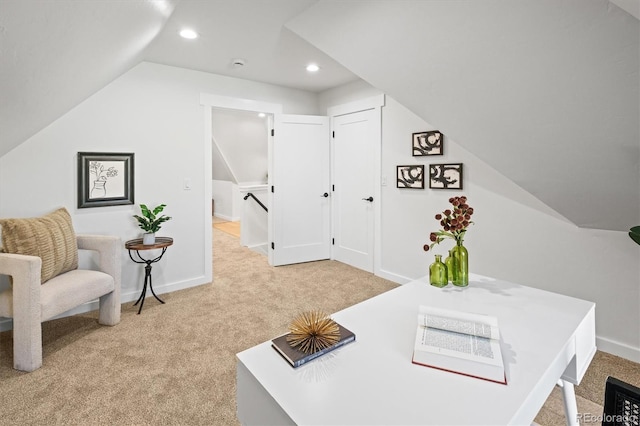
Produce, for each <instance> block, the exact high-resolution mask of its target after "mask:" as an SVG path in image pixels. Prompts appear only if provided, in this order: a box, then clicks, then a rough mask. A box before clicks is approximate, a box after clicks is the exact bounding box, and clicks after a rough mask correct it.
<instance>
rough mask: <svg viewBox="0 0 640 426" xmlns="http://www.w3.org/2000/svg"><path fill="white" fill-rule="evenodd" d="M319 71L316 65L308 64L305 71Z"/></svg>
mask: <svg viewBox="0 0 640 426" xmlns="http://www.w3.org/2000/svg"><path fill="white" fill-rule="evenodd" d="M319 69H320V67H319V66H318V65H316V64H309V65H307V71H309V72H317V71H318V70H319Z"/></svg>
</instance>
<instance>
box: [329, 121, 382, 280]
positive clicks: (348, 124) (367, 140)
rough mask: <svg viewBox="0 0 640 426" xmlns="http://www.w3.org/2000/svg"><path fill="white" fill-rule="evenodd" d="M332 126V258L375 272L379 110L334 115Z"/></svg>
mask: <svg viewBox="0 0 640 426" xmlns="http://www.w3.org/2000/svg"><path fill="white" fill-rule="evenodd" d="M333 130H334V135H333V172H334V174H335V176H334V180H333V181H334V192H333V219H334V224H333V238H334V243H333V244H334V245H333V258H334V259H335V260H338V261H340V262H343V263H346V264H348V265H351V266H354V267H356V268H359V269H363V270H365V271H369V272H374V236H375V234H374V232H375V221H374V218H375V215H374V205H375V203H377V202H379V201H380V200H377V199H375V197H374V195H377V193H376V192H375V190H376V173H375V171H376V168H375V167H376V161H377V160H376V150H380V112H379V111H378V110H376V109H372V110H367V111H361V112H356V113H352V114H345V115H341V116H337V117H334V118H333Z"/></svg>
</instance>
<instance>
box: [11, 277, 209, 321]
mask: <svg viewBox="0 0 640 426" xmlns="http://www.w3.org/2000/svg"><path fill="white" fill-rule="evenodd" d="M209 283H210V281H207V280H205V277H204V275H202V276H199V277H196V278H191V279H189V280H185V281H179V282H176V283H169V284H164V285H157V286H155V285H154V286H153V291H155V292H156V294H158V295H160V294H164V293H170V292H172V291H177V290H184V289H185V288H191V287H196V286H199V285H203V284H209ZM141 291H142V289H139V290H130V291H126V292H122V293H121V294H120V303H128V302H133V301H135V300H138V297H140V292H141ZM97 309H98V299H96V300H92V301H91V302H87V303H84V304H82V305H80V306H77V307H75V308H73V309H70V310H68V311H67V312H63V313H61V314H60V315H57V316H55V317H53V318H51V319H57V318H64V317H69V316H72V315H77V314H83V313H85V312H91V311H95V310H97ZM12 328H13V321H12V320H11V318H5V319H3V320H0V331H7V330H11V329H12Z"/></svg>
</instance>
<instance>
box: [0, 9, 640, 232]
mask: <svg viewBox="0 0 640 426" xmlns="http://www.w3.org/2000/svg"><path fill="white" fill-rule="evenodd" d="M638 4H640V1H639V0H615V1H613V0H612V2H609V1H607V0H536V1H518V0H516V1H514V0H457V1H455V2H452V1H446V0H430V1H419V0H375V1H374V0H370V1H366V0H361V1H354V0H342V1H335V0H317V1H315V0H210V1H198V0H182V1H178V0H155V1H143V0H131V1H116V0H113V1H100V2H96V1H91V0H80V1H77V0H55V1H53V0H0V65H1V66H0V155H3V154H5V153H6V152H8V151H9V150H11V149H12V148H13V147H15V146H17V145H18V144H20V143H22V142H23V141H25V140H26V139H28V138H29V137H30V136H32V135H34V134H35V133H36V132H38V131H39V130H41V129H42V128H44V127H46V126H47V125H48V124H50V123H51V122H53V121H54V120H56V119H57V118H59V117H60V116H61V115H63V114H64V113H66V112H67V111H69V110H70V109H71V108H73V107H74V106H75V105H77V104H78V103H80V102H82V101H83V100H84V99H86V98H88V97H89V96H91V95H92V94H93V93H95V92H96V91H98V90H100V89H101V88H102V87H104V86H105V85H106V84H108V83H109V82H110V81H112V80H114V79H115V78H117V77H118V76H120V75H121V74H123V73H124V72H126V71H127V70H128V69H130V68H131V67H132V66H134V65H136V64H137V63H139V62H140V61H145V60H146V61H151V62H157V63H162V64H167V65H172V66H179V67H184V68H190V69H196V70H201V71H206V72H212V73H216V74H224V75H231V76H235V77H239V78H246V79H251V80H257V81H263V82H268V83H272V84H278V85H283V86H288V87H294V88H298V89H302V90H308V91H314V92H319V91H322V90H325V89H327V88H331V87H335V86H338V85H341V84H344V83H348V82H350V81H354V80H356V79H358V78H361V79H363V80H365V81H367V82H368V83H369V84H371V85H373V86H375V87H377V88H379V89H380V90H382V91H383V92H385V93H387V94H388V95H390V96H392V97H394V98H395V99H396V100H398V101H400V102H401V103H403V104H404V105H405V106H407V107H408V108H410V109H411V110H412V111H414V112H415V113H416V114H417V115H419V116H420V117H422V118H423V119H425V120H426V121H427V122H429V123H431V124H432V125H435V126H437V127H438V128H439V129H440V130H441V131H443V132H444V133H445V135H447V136H448V137H449V138H451V139H453V140H455V141H456V142H457V143H459V144H460V145H462V146H463V147H465V148H467V149H468V150H469V151H471V152H473V153H474V154H476V155H477V156H478V157H480V158H481V159H483V160H484V161H486V162H487V163H488V164H490V165H491V166H492V167H494V168H495V169H496V170H498V171H499V172H501V173H503V174H504V175H505V176H507V177H509V178H510V179H511V180H513V181H514V182H516V183H517V184H519V185H520V186H521V187H522V188H524V189H525V190H527V191H529V192H530V193H532V194H533V195H535V196H536V197H538V198H539V199H540V200H542V201H543V202H545V203H546V204H547V205H549V206H550V207H552V208H553V209H554V210H556V211H557V212H559V213H560V214H562V215H564V216H565V217H567V218H568V219H569V220H571V221H572V222H574V223H575V224H577V225H578V226H582V227H589V228H599V229H613V230H627V229H628V228H629V227H630V226H633V225H637V224H639V223H640V135H639V133H640V124H639V121H640V101H639V93H638V85H639V81H640V77H639V74H638V66H639V60H638V56H639V50H640V49H639V40H640V34H639V27H638V12H639V8H638ZM618 6H620V7H622V8H624V9H625V10H623V9H621V8H620V7H618ZM185 26H190V27H193V29H195V30H196V31H198V32H199V33H200V37H199V38H198V39H196V40H183V39H179V38H178V37H177V32H178V31H179V30H180V29H181V28H183V27H185ZM235 59H242V60H243V62H244V64H245V65H244V66H242V67H237V66H233V62H234V60H235ZM308 62H316V63H318V64H319V65H320V66H321V70H320V72H318V73H316V74H313V75H310V74H308V73H307V72H306V71H305V70H304V66H305V65H306V64H307V63H308Z"/></svg>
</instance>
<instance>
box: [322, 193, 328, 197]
mask: <svg viewBox="0 0 640 426" xmlns="http://www.w3.org/2000/svg"><path fill="white" fill-rule="evenodd" d="M328 196H329V194H327V193H326V192H325V193H324V194H322V195H321V197H324V198H327V197H328Z"/></svg>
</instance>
